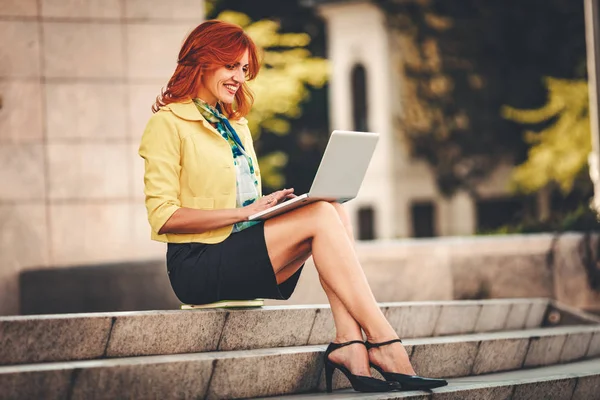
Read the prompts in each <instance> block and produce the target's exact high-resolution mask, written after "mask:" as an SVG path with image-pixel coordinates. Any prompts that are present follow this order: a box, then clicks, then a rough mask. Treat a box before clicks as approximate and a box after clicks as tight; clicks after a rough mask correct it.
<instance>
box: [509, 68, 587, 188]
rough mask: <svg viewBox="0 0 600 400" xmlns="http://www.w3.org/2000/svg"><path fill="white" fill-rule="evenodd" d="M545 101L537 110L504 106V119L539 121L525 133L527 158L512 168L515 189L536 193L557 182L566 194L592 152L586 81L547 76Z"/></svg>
mask: <svg viewBox="0 0 600 400" xmlns="http://www.w3.org/2000/svg"><path fill="white" fill-rule="evenodd" d="M544 81H545V85H546V87H547V89H548V101H547V103H546V104H545V105H544V106H542V107H541V108H538V109H533V110H520V109H516V108H513V107H509V106H507V107H504V108H503V110H502V114H503V115H504V117H505V118H508V119H510V120H513V121H515V122H518V123H521V124H527V125H537V126H540V124H542V128H540V129H538V130H529V131H527V132H526V133H525V140H526V142H527V143H528V144H529V145H530V148H529V150H528V156H527V160H526V161H525V162H524V163H522V164H521V165H519V166H517V167H516V168H515V171H514V174H513V184H514V188H515V189H517V190H519V191H522V192H524V193H533V192H537V191H539V190H541V189H543V188H544V187H546V186H548V185H552V184H556V185H557V186H558V187H559V188H560V189H561V191H562V192H563V193H564V194H568V193H569V192H570V191H571V190H572V189H573V186H574V184H575V182H576V180H577V179H578V177H579V176H580V175H581V174H582V172H587V159H588V155H589V154H590V152H591V150H592V149H591V136H590V121H589V102H588V87H587V82H586V81H583V80H566V79H555V78H546V79H545V80H544Z"/></svg>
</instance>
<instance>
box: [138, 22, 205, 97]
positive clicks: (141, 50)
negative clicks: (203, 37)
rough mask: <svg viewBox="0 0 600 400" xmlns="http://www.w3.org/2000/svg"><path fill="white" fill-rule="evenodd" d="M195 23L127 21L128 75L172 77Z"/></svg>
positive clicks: (154, 77)
mask: <svg viewBox="0 0 600 400" xmlns="http://www.w3.org/2000/svg"><path fill="white" fill-rule="evenodd" d="M194 27H195V25H193V24H188V23H178V24H172V25H161V26H160V29H157V26H156V25H144V24H128V25H126V29H127V54H128V69H127V76H128V77H129V79H130V80H132V81H134V82H135V80H137V79H139V80H147V79H162V80H167V79H169V78H170V77H171V75H172V74H173V72H174V71H175V67H176V65H177V55H178V54H179V50H180V49H181V45H182V44H183V42H184V40H185V38H186V37H187V35H188V34H189V32H191V30H192V29H193V28H194ZM156 95H158V93H157V94H156ZM150 105H151V103H150Z"/></svg>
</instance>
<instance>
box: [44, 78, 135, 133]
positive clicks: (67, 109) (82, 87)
mask: <svg viewBox="0 0 600 400" xmlns="http://www.w3.org/2000/svg"><path fill="white" fill-rule="evenodd" d="M125 99H126V93H125V87H124V86H123V85H122V84H118V83H117V84H109V83H97V84H94V83H47V84H46V104H48V105H49V106H48V107H46V121H47V135H48V141H49V142H50V143H52V142H53V141H54V140H55V139H58V138H60V139H63V138H69V139H73V138H76V139H92V140H99V141H103V140H105V139H113V138H114V139H121V140H124V139H125V138H126V137H127V134H126V131H127V104H126V101H125Z"/></svg>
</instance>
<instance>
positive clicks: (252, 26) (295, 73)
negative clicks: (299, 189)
mask: <svg viewBox="0 0 600 400" xmlns="http://www.w3.org/2000/svg"><path fill="white" fill-rule="evenodd" d="M217 18H218V19H221V20H224V21H228V22H232V23H235V24H238V25H240V26H242V27H243V28H244V30H245V31H246V32H247V33H248V35H250V37H251V38H252V39H253V40H254V41H255V43H256V44H257V45H258V46H259V47H260V48H261V49H263V53H262V69H261V72H260V73H259V74H258V77H257V78H256V80H254V81H253V82H250V83H249V86H250V88H251V89H252V91H253V92H254V95H255V102H254V106H253V107H252V111H251V112H250V114H249V115H248V116H247V119H248V122H249V126H250V129H251V131H252V134H253V136H254V138H255V139H258V138H259V137H260V135H261V133H262V132H263V131H269V132H271V133H274V134H277V135H286V134H287V133H289V131H290V127H291V125H290V120H291V119H294V118H298V117H299V116H300V115H301V114H302V106H301V104H302V103H303V102H305V101H306V100H307V99H308V98H309V93H310V92H309V89H308V87H309V86H310V87H322V86H323V85H324V84H325V83H326V81H327V75H328V64H327V61H326V60H325V59H322V58H319V57H313V56H312V55H311V53H310V51H308V50H307V49H306V46H307V45H308V44H309V43H310V41H311V38H310V36H309V35H308V34H305V33H280V32H279V29H280V27H279V24H278V23H277V22H275V21H271V20H260V21H256V22H252V21H251V19H250V18H249V17H248V16H247V15H245V14H243V13H239V12H234V11H224V12H222V13H220V14H219V15H218V17H217ZM259 163H260V166H261V172H262V177H263V182H264V183H265V185H267V186H269V187H272V188H277V187H281V186H282V185H283V183H284V176H283V175H282V173H281V170H282V168H283V167H284V166H285V165H286V163H287V156H286V155H285V154H284V153H282V152H280V151H279V152H273V153H269V154H266V155H264V156H263V157H260V160H259Z"/></svg>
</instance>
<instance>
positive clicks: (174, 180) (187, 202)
mask: <svg viewBox="0 0 600 400" xmlns="http://www.w3.org/2000/svg"><path fill="white" fill-rule="evenodd" d="M230 123H231V125H232V126H233V128H234V129H235V131H236V132H237V134H238V136H239V137H240V139H241V141H242V143H243V145H244V148H245V149H246V150H247V151H248V152H249V153H250V155H251V156H252V159H253V161H254V165H255V171H256V172H255V173H256V175H257V178H258V183H259V190H260V186H261V181H260V171H259V168H258V161H257V159H256V154H255V152H254V146H253V143H252V136H251V135H250V130H249V129H248V121H247V120H246V119H245V118H241V119H240V120H237V121H230ZM139 154H140V156H141V157H142V158H143V159H144V160H145V164H146V165H145V173H144V185H145V186H144V193H145V194H146V209H147V211H148V221H149V222H150V226H151V228H152V236H151V237H152V239H153V240H157V241H160V242H169V243H187V242H200V243H219V242H221V241H223V240H225V238H227V237H228V236H229V235H230V234H231V230H232V227H233V225H229V226H226V227H224V228H220V229H216V230H212V231H208V232H204V233H198V234H174V233H167V234H163V235H159V234H158V231H159V230H160V228H161V227H162V226H163V225H164V224H165V222H167V220H168V219H169V218H170V217H171V215H173V213H174V212H175V211H177V209H179V208H181V207H187V208H196V209H200V210H213V209H225V208H235V207H236V176H235V168H234V165H233V155H232V153H231V147H230V145H229V143H228V142H227V140H225V139H224V138H223V137H222V136H221V135H220V134H219V132H218V131H217V130H216V129H215V128H214V127H213V126H212V125H211V124H209V123H208V122H207V121H206V120H205V119H204V117H202V115H201V114H200V112H199V111H198V109H197V108H196V105H195V104H194V103H193V102H192V101H191V100H190V101H187V102H182V103H171V104H168V105H166V106H165V107H162V108H161V109H160V110H159V111H158V112H157V113H155V114H154V115H153V116H152V117H151V118H150V120H149V121H148V124H147V125H146V129H145V130H144V134H143V136H142V142H141V144H140V148H139Z"/></svg>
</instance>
